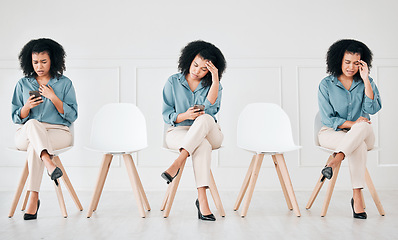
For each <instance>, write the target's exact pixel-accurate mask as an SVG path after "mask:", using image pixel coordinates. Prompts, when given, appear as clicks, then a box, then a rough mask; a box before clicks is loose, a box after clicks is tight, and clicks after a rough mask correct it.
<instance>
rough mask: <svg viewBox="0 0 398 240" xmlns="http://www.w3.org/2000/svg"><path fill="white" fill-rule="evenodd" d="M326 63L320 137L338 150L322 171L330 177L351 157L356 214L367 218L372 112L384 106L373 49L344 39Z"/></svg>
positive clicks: (320, 98) (324, 144)
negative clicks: (373, 74)
mask: <svg viewBox="0 0 398 240" xmlns="http://www.w3.org/2000/svg"><path fill="white" fill-rule="evenodd" d="M326 63H327V72H328V73H329V74H330V75H329V76H327V77H325V78H324V79H323V80H322V81H321V83H320V84H319V91H318V103H319V112H320V115H321V119H322V124H323V125H324V126H323V127H322V128H321V130H320V131H319V134H318V136H319V143H320V145H321V146H322V147H326V148H329V149H334V150H335V151H334V154H333V156H334V158H333V159H332V160H331V161H330V162H329V163H328V165H327V166H326V167H325V168H324V169H323V170H322V174H323V175H324V176H325V177H326V178H328V179H330V178H331V177H332V176H333V169H334V168H335V167H336V166H337V165H338V164H339V163H341V161H343V160H344V159H345V158H346V157H347V158H348V166H349V169H350V174H351V183H352V188H353V197H352V199H351V207H352V211H353V217H354V218H360V219H366V218H367V215H366V212H365V211H364V208H363V202H362V198H361V190H362V189H363V188H364V187H365V171H366V159H367V151H368V150H370V149H372V148H373V145H374V141H375V136H374V133H373V130H372V126H371V122H370V117H369V115H370V114H375V113H377V112H378V111H379V110H380V109H381V99H380V95H379V91H378V90H377V87H376V84H375V83H374V81H373V79H372V78H371V77H369V69H370V68H371V66H372V52H371V51H370V49H369V48H368V47H367V46H366V45H365V44H363V43H362V42H359V41H356V40H350V39H343V40H339V41H337V42H335V43H334V44H333V45H332V46H331V47H330V48H329V50H328V53H327V59H326Z"/></svg>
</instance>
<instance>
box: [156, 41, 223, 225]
mask: <svg viewBox="0 0 398 240" xmlns="http://www.w3.org/2000/svg"><path fill="white" fill-rule="evenodd" d="M225 68H226V61H225V58H224V56H223V54H222V53H221V51H220V50H219V49H218V48H217V47H216V46H214V45H213V44H211V43H208V42H205V41H200V40H199V41H194V42H191V43H189V44H188V45H187V46H185V47H184V48H183V49H182V51H181V56H180V58H179V62H178V69H179V71H180V73H177V74H174V75H172V76H171V77H169V79H168V80H167V82H166V84H165V86H164V89H163V113H162V114H163V119H164V121H165V123H166V124H169V125H170V127H169V128H168V129H167V132H166V136H165V141H166V144H167V146H168V148H170V149H176V150H179V152H180V154H179V156H178V157H177V159H176V160H175V161H174V162H173V164H172V165H171V166H170V167H169V168H168V169H167V170H166V171H165V172H163V173H162V175H161V176H162V177H163V178H164V179H165V180H166V181H167V183H170V182H172V181H173V179H174V178H175V177H176V176H177V175H178V174H179V171H180V167H181V165H182V163H183V162H184V161H185V160H186V159H187V157H189V156H192V163H193V169H194V174H195V180H196V185H197V190H198V199H197V200H196V202H195V204H196V206H197V208H198V216H199V218H200V219H202V220H208V221H215V220H216V219H215V217H214V215H213V214H212V213H211V211H210V208H209V204H208V201H207V196H206V189H207V188H208V186H209V182H210V165H211V152H212V149H216V148H219V147H220V146H221V143H222V141H223V138H224V135H223V134H222V132H221V128H220V126H219V124H218V123H217V119H216V117H215V115H216V114H217V113H218V111H219V110H220V104H221V93H222V86H221V84H220V79H221V76H222V73H223V72H224V70H225Z"/></svg>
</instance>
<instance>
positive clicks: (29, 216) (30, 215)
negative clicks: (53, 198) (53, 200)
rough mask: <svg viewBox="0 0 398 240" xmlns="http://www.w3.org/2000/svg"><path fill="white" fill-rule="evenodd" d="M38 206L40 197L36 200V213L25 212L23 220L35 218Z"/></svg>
mask: <svg viewBox="0 0 398 240" xmlns="http://www.w3.org/2000/svg"><path fill="white" fill-rule="evenodd" d="M39 207H40V199H38V200H37V209H36V213H35V214H29V213H25V214H24V215H23V219H24V220H34V219H37V212H38V211H39Z"/></svg>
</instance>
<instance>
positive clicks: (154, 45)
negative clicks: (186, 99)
mask: <svg viewBox="0 0 398 240" xmlns="http://www.w3.org/2000/svg"><path fill="white" fill-rule="evenodd" d="M396 9H398V2H396V1H393V0H391V1H370V0H369V1H360V2H358V1H340V0H338V1H328V2H326V1H317V0H308V1H295V0H289V1H252V0H248V1H226V0H223V1H182V0H180V1H177V0H170V1H160V0H159V1H157V0H147V1H127V0H126V1H123V0H114V1H93V0H88V1H50V0H43V1H40V0H37V1H27V0H24V1H15V2H12V1H5V0H1V7H0V32H1V38H0V53H1V54H0V101H1V103H2V104H1V105H0V112H2V117H1V118H0V123H1V126H2V127H1V133H2V134H1V136H2V137H1V138H0V152H1V156H2V158H1V160H0V178H1V181H0V190H14V189H15V188H16V184H17V181H18V180H19V176H20V173H21V170H22V166H23V164H24V158H25V156H24V154H23V153H22V154H20V153H16V152H11V151H9V150H7V149H6V148H7V146H12V145H13V135H14V127H13V124H12V121H11V118H10V115H11V114H10V105H11V96H12V92H13V89H14V86H15V83H16V82H17V81H18V79H19V78H20V77H22V72H21V71H20V69H19V66H18V61H17V56H18V53H19V51H20V49H21V48H22V46H23V45H24V44H25V43H26V42H28V41H29V40H31V39H34V38H39V37H49V38H53V39H55V40H56V41H58V42H59V43H61V44H62V45H63V46H64V48H65V50H66V52H67V55H68V56H67V71H66V73H65V75H66V76H68V77H70V78H71V79H72V81H73V83H74V86H75V88H76V92H77V98H78V103H79V118H78V120H77V121H76V124H75V132H76V134H75V143H76V144H75V147H74V149H73V150H71V151H69V152H67V153H65V154H63V155H61V160H62V161H63V163H64V166H65V167H66V169H67V171H68V174H69V176H70V178H71V180H72V183H73V184H74V186H75V188H76V189H77V190H92V189H93V188H94V185H95V181H96V178H97V174H98V170H99V166H100V162H101V155H100V154H98V153H92V152H90V151H88V150H86V149H85V148H84V146H85V145H86V144H87V142H88V136H89V133H90V122H91V119H92V116H93V114H94V113H95V112H96V111H97V110H98V109H99V108H100V107H101V106H102V105H104V104H106V103H110V102H131V103H135V104H137V105H138V106H139V107H140V108H141V110H142V111H143V113H144V115H145V116H146V119H147V123H148V126H149V128H148V139H149V147H148V148H147V149H145V150H143V151H141V152H140V153H138V155H135V156H134V157H135V159H136V160H137V162H138V171H139V173H140V176H141V179H142V182H143V184H144V188H145V189H146V190H163V189H165V188H166V184H165V183H164V181H163V180H162V179H161V178H160V173H161V172H162V171H164V170H165V169H166V168H167V166H168V165H169V164H170V163H171V162H172V160H173V159H174V158H175V155H173V154H172V153H169V152H165V151H164V150H162V149H161V144H162V131H163V123H162V117H161V102H162V99H161V91H162V88H163V85H164V83H165V81H166V80H167V78H168V77H169V76H170V75H171V74H173V73H175V72H176V71H177V70H176V65H177V60H178V56H179V51H180V50H181V48H182V47H184V46H185V44H187V43H188V42H190V41H192V40H196V39H203V40H206V41H210V42H212V43H214V44H215V45H217V46H218V47H219V48H220V49H221V50H222V51H223V53H224V54H225V57H226V59H227V61H228V68H227V72H226V73H225V75H224V77H223V79H222V81H221V82H222V84H223V87H224V91H223V100H222V109H221V112H220V114H219V120H220V124H221V126H222V128H223V132H224V134H225V141H224V143H223V145H224V146H225V147H224V148H223V149H222V150H221V151H220V152H219V153H214V154H213V157H214V158H213V162H212V164H213V172H214V175H215V179H216V182H217V184H218V187H219V189H220V190H234V191H238V189H239V188H240V185H241V183H242V180H243V178H244V175H245V173H246V170H247V167H248V165H249V163H250V159H251V156H250V153H247V152H245V151H243V150H240V149H238V148H237V147H236V134H235V128H236V122H237V118H238V114H239V112H240V111H241V110H242V109H243V107H244V106H245V105H246V104H248V103H250V102H256V101H264V102H274V103H277V104H280V105H281V106H282V107H283V109H284V110H285V111H286V112H287V113H288V115H289V117H290V119H291V121H292V127H293V134H294V138H295V142H296V143H297V144H299V145H302V146H303V148H302V149H301V150H300V151H297V152H292V153H288V154H286V156H285V159H286V161H287V165H288V168H289V171H290V175H291V179H292V181H293V186H294V187H295V189H296V190H300V189H303V190H310V189H312V188H313V186H314V185H315V181H316V179H317V178H318V176H319V172H320V170H321V168H322V166H323V165H324V162H325V161H326V158H327V156H326V155H325V153H322V152H320V151H319V150H317V149H316V148H315V147H314V145H313V117H314V115H315V113H316V111H317V98H316V94H317V87H318V83H319V82H320V80H321V79H322V78H323V77H324V76H325V59H324V58H325V54H326V51H327V49H328V47H329V46H330V45H331V44H332V43H333V42H334V41H336V40H337V39H341V38H355V39H359V40H361V41H363V42H365V43H366V44H367V45H368V46H369V47H370V48H371V49H372V50H373V52H374V59H375V60H374V67H373V69H372V72H371V76H372V77H373V78H374V79H375V80H376V82H377V84H378V86H379V90H380V92H381V96H382V100H383V109H382V110H381V112H380V113H379V114H377V115H376V117H374V118H373V119H372V120H373V126H374V130H375V132H376V136H377V144H378V145H379V146H380V147H381V148H382V151H381V152H379V153H370V154H369V159H368V168H369V171H370V173H371V176H372V177H373V180H374V183H375V185H376V187H377V188H378V189H397V188H398V177H397V175H396V174H395V172H396V171H397V166H398V159H397V157H396V156H397V155H396V154H394V153H395V152H394V150H395V149H396V147H397V143H396V140H395V139H396V138H395V136H396V135H397V133H398V127H397V126H396V124H395V125H394V124H393V123H394V122H395V120H394V119H397V117H398V116H397V113H396V111H395V110H396V109H397V107H398V104H397V100H396V98H395V89H397V88H398V83H397V81H396V78H397V76H398V44H396V43H397V42H398V32H397V30H396V29H397V28H396V23H397V22H398V15H397V14H396ZM188 165H189V166H191V164H188ZM343 166H344V167H343V170H342V171H341V172H340V176H339V180H338V182H337V184H336V188H339V189H346V190H348V189H350V178H349V173H348V169H347V163H344V164H343ZM187 169H188V171H184V178H183V179H184V180H183V181H182V182H181V186H180V187H181V188H184V189H194V186H195V185H194V180H193V174H192V169H191V168H190V167H189V168H187ZM279 188H280V186H279V182H278V180H277V175H276V173H275V170H274V167H273V164H272V160H271V159H270V158H269V157H267V158H266V159H265V161H264V165H263V169H262V171H261V172H260V176H259V179H258V183H257V186H256V189H279ZM42 189H43V190H46V189H52V186H51V183H50V181H48V177H46V176H45V177H44V181H43V184H42ZM105 189H106V190H119V189H123V190H124V189H127V190H129V189H130V184H129V181H128V177H127V174H126V171H125V168H124V164H123V161H120V159H118V158H116V159H115V160H114V161H113V163H112V168H111V170H110V173H109V175H108V179H107V182H106V184H105Z"/></svg>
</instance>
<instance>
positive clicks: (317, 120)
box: [314, 112, 323, 146]
mask: <svg viewBox="0 0 398 240" xmlns="http://www.w3.org/2000/svg"><path fill="white" fill-rule="evenodd" d="M322 126H323V124H322V121H321V114H319V112H317V113H316V115H315V119H314V143H315V145H316V146H320V145H319V138H318V133H319V130H321V128H322Z"/></svg>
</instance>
